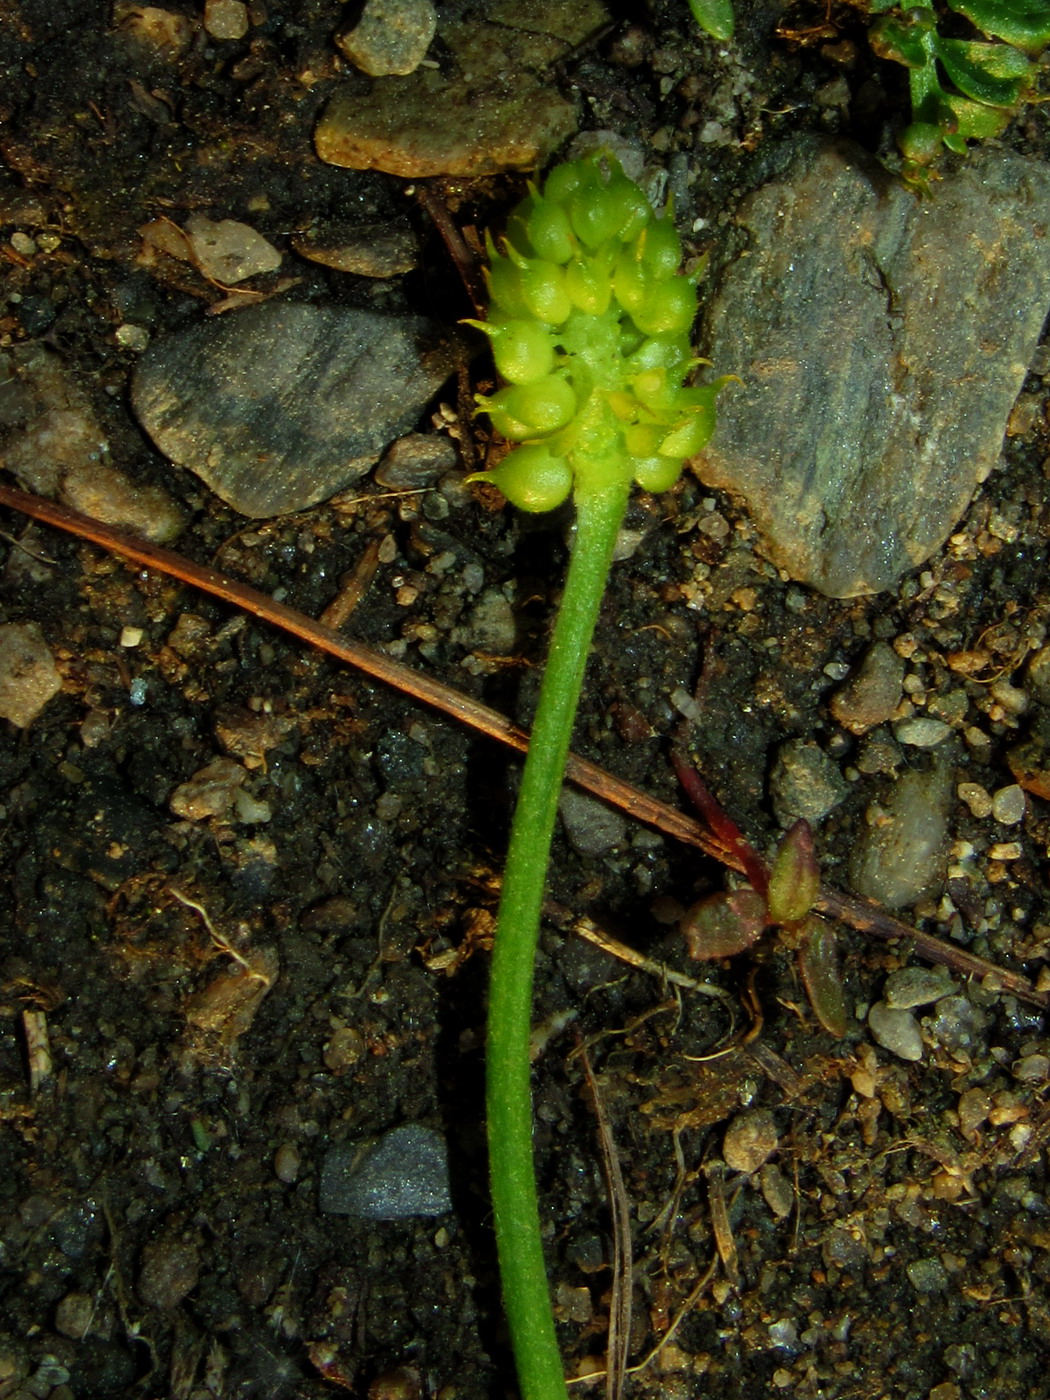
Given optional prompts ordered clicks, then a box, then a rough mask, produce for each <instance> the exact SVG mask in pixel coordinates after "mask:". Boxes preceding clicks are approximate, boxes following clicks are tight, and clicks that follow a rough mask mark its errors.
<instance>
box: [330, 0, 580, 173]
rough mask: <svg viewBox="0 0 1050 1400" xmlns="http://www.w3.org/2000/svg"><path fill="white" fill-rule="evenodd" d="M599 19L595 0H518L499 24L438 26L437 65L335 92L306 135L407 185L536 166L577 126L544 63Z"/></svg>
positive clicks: (342, 160) (336, 161)
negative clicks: (556, 0)
mask: <svg viewBox="0 0 1050 1400" xmlns="http://www.w3.org/2000/svg"><path fill="white" fill-rule="evenodd" d="M605 15H606V12H605V11H604V9H603V8H602V7H601V6H600V5H599V4H598V3H597V0H572V3H568V4H556V3H551V2H550V0H521V3H518V4H515V5H512V6H508V7H506V10H505V13H504V14H502V15H501V16H499V22H498V23H497V22H488V21H477V22H467V23H463V22H458V21H451V20H450V21H445V22H441V23H439V27H438V34H439V37H440V39H441V43H442V46H443V53H444V55H445V62H444V64H443V66H442V68H441V69H437V68H430V67H426V66H424V67H421V68H418V69H417V70H416V71H415V72H414V73H410V74H409V75H408V76H407V77H388V78H375V79H374V80H373V82H372V86H371V88H370V89H369V90H368V91H367V92H362V91H361V89H360V87H359V86H358V85H357V84H353V85H349V84H348V85H347V86H346V87H344V88H340V89H337V91H336V92H335V94H334V95H333V97H332V99H331V101H330V102H329V105H328V107H327V109H326V110H325V112H324V113H323V114H322V116H321V119H320V121H319V122H318V124H317V128H316V130H315V132H314V144H315V146H316V148H317V154H318V155H319V156H320V157H321V159H322V160H325V161H328V162H330V163H331V164H332V165H342V166H346V167H348V168H349V169H351V170H385V171H386V172H388V173H389V174H391V175H400V176H401V177H402V178H404V179H410V180H411V179H424V178H427V177H429V176H434V175H459V176H479V175H491V174H495V173H497V172H499V171H501V170H532V169H535V168H536V167H537V166H541V165H543V163H544V162H545V161H546V160H547V159H548V157H549V156H550V155H552V154H553V152H554V151H556V150H557V149H558V147H559V146H561V145H562V144H563V142H565V141H566V140H567V139H568V138H569V137H570V136H571V135H572V134H573V132H574V131H575V130H576V110H575V107H574V106H573V104H572V103H571V102H570V101H569V100H568V99H567V98H566V97H563V96H562V94H561V93H560V92H559V91H558V89H557V87H556V85H555V84H554V83H553V82H552V81H551V78H550V76H549V71H550V66H551V65H552V64H553V63H556V62H557V60H558V58H559V57H560V56H561V55H562V54H563V53H564V52H565V51H566V49H567V48H568V47H570V46H571V45H572V44H574V43H578V42H580V41H581V40H582V39H584V38H585V37H586V36H587V35H588V34H589V33H592V32H593V31H594V30H595V29H597V28H598V27H599V26H600V25H601V24H602V22H603V20H604V19H605ZM496 18H497V16H496V15H494V14H491V15H490V19H491V20H493V21H495V20H496Z"/></svg>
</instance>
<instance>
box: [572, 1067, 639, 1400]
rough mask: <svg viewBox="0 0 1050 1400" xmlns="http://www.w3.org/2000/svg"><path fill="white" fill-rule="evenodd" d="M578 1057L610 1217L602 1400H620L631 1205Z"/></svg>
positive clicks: (593, 1084)
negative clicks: (588, 1095)
mask: <svg viewBox="0 0 1050 1400" xmlns="http://www.w3.org/2000/svg"><path fill="white" fill-rule="evenodd" d="M580 1056H581V1058H582V1060H583V1069H584V1073H585V1074H586V1076H587V1085H588V1088H589V1089H590V1091H591V1100H592V1102H593V1104H594V1116H595V1118H596V1119H597V1122H598V1141H599V1143H600V1145H601V1150H602V1166H603V1168H604V1170H605V1184H606V1187H607V1189H608V1192H609V1213H610V1215H611V1216H612V1236H613V1258H612V1287H611V1289H610V1294H609V1341H608V1345H607V1347H606V1355H605V1400H620V1397H621V1396H622V1394H623V1380H624V1376H625V1375H626V1374H627V1352H628V1348H629V1347H630V1344H631V1302H632V1297H633V1291H634V1253H633V1250H632V1248H631V1211H630V1202H629V1201H628V1199H627V1188H626V1187H625V1186H624V1184H623V1172H622V1171H621V1170H620V1158H619V1154H618V1153H617V1151H616V1141H615V1139H614V1138H613V1134H612V1128H611V1126H610V1124H609V1117H608V1114H607V1113H606V1112H605V1105H604V1104H603V1103H602V1096H601V1093H600V1092H599V1090H598V1081H597V1079H595V1077H594V1070H593V1069H592V1068H591V1060H590V1056H589V1055H588V1054H587V1047H586V1046H585V1045H583V1044H582V1043H581V1045H580Z"/></svg>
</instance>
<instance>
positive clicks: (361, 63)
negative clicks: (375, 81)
mask: <svg viewBox="0 0 1050 1400" xmlns="http://www.w3.org/2000/svg"><path fill="white" fill-rule="evenodd" d="M436 29H437V11H436V10H435V9H434V6H433V5H432V4H431V0H366V4H365V8H364V10H363V11H362V13H361V18H360V20H359V21H358V23H357V24H356V25H354V27H353V29H350V30H347V31H345V32H344V33H342V34H339V35H338V36H337V37H336V41H335V42H336V44H337V45H338V46H339V48H340V49H342V51H343V53H345V54H346V56H347V58H348V59H349V60H350V62H351V63H353V64H355V65H356V66H357V67H358V68H360V69H361V71H362V73H367V74H368V75H369V77H372V78H379V77H383V76H385V75H388V74H391V73H400V74H406V75H407V74H408V73H414V72H415V71H416V69H417V68H418V67H419V65H420V62H421V61H422V59H423V57H424V56H425V54H426V51H427V49H428V48H429V47H430V41H431V39H433V37H434V31H435V30H436Z"/></svg>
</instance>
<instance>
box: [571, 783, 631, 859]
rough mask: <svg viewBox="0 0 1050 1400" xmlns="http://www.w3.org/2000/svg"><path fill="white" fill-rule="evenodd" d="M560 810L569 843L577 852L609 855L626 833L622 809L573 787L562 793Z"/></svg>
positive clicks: (592, 855) (584, 854)
mask: <svg viewBox="0 0 1050 1400" xmlns="http://www.w3.org/2000/svg"><path fill="white" fill-rule="evenodd" d="M558 811H559V812H560V813H561V819H562V824H563V826H564V827H565V834H566V836H567V837H568V838H569V845H570V846H572V848H573V850H574V851H575V852H576V854H577V855H581V856H591V857H594V856H602V855H606V854H608V852H609V851H612V850H615V849H616V847H617V846H619V845H620V844H621V843H622V842H623V841H624V840H625V839H626V837H627V823H626V822H625V821H624V819H623V817H622V816H620V814H619V812H614V811H613V810H612V808H610V807H607V806H606V805H605V803H604V802H599V801H598V800H597V798H594V797H588V796H587V795H586V793H582V792H576V791H575V790H574V789H573V788H568V787H567V788H566V789H565V790H564V792H563V793H562V795H561V800H560V801H559V803H558Z"/></svg>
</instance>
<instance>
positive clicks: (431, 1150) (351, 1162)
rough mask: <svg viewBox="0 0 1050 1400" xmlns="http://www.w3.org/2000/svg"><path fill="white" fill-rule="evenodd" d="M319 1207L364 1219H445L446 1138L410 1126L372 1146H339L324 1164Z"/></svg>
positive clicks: (394, 1130)
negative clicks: (432, 1217) (410, 1217)
mask: <svg viewBox="0 0 1050 1400" xmlns="http://www.w3.org/2000/svg"><path fill="white" fill-rule="evenodd" d="M320 1207H321V1210H322V1212H323V1213H324V1214H326V1215H356V1216H358V1217H360V1218H361V1219H363V1220H403V1219H406V1218H407V1217H409V1216H414V1215H444V1214H445V1212H446V1211H449V1210H451V1209H452V1197H451V1195H450V1193H449V1180H448V1156H447V1153H446V1150H445V1142H444V1139H443V1138H442V1137H441V1134H440V1133H436V1132H435V1131H434V1130H433V1129H432V1128H426V1127H424V1126H423V1125H422V1124H421V1123H406V1124H405V1125H404V1126H403V1127H400V1128H391V1130H390V1131H389V1132H387V1133H384V1134H383V1136H382V1137H381V1138H378V1139H377V1140H376V1141H375V1142H373V1143H368V1144H364V1145H362V1144H360V1143H350V1142H341V1143H337V1144H336V1145H335V1146H334V1147H330V1148H329V1149H328V1151H327V1152H326V1153H325V1158H324V1162H323V1164H322V1166H321V1186H320Z"/></svg>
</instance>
